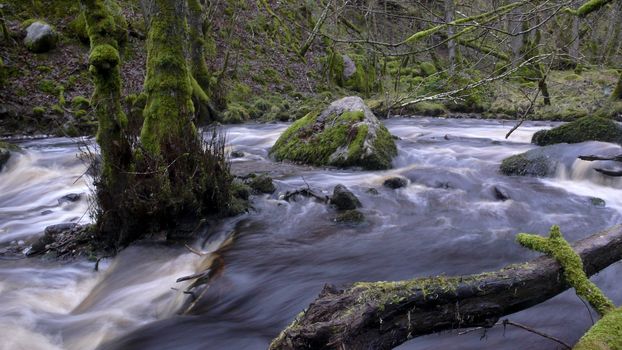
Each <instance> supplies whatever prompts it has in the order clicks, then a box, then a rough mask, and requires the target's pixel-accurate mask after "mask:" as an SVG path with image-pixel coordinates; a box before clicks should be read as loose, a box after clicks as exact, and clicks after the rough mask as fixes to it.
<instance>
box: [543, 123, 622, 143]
mask: <svg viewBox="0 0 622 350" xmlns="http://www.w3.org/2000/svg"><path fill="white" fill-rule="evenodd" d="M585 141H602V142H612V143H617V144H622V127H620V126H619V125H618V124H617V123H616V122H614V121H613V120H611V119H609V118H603V117H583V118H580V119H577V120H575V121H573V122H570V123H568V124H564V125H562V126H558V127H556V128H553V129H550V130H540V131H538V132H536V133H535V134H534V135H533V137H532V138H531V143H533V144H536V145H538V146H546V145H552V144H557V143H580V142H585Z"/></svg>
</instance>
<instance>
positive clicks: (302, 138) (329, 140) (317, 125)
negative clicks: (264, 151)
mask: <svg viewBox="0 0 622 350" xmlns="http://www.w3.org/2000/svg"><path fill="white" fill-rule="evenodd" d="M270 154H271V155H272V156H274V158H275V159H276V160H279V161H281V160H291V161H295V162H301V163H306V164H313V165H332V166H338V167H348V166H360V167H363V168H365V169H388V168H390V167H391V160H392V159H393V157H394V156H396V155H397V147H396V146H395V142H394V140H393V137H392V136H391V134H390V133H389V131H388V130H387V129H386V128H385V127H384V125H382V124H381V123H380V121H378V119H377V118H376V116H374V114H373V113H372V112H371V110H370V109H369V108H368V107H367V106H366V105H365V103H364V102H363V100H362V99H361V98H360V97H356V96H351V97H345V98H343V99H340V100H337V101H335V102H333V103H331V104H330V106H328V108H326V109H325V110H324V111H322V112H321V113H320V112H318V111H315V112H311V113H309V114H307V115H306V116H305V117H304V118H302V119H300V120H298V121H296V122H295V123H294V124H292V125H291V126H290V127H289V128H288V129H287V130H286V131H285V132H284V133H283V134H282V135H281V137H279V139H278V140H277V142H276V143H275V144H274V146H273V147H272V149H271V150H270Z"/></svg>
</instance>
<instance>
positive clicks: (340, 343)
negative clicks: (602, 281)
mask: <svg viewBox="0 0 622 350" xmlns="http://www.w3.org/2000/svg"><path fill="white" fill-rule="evenodd" d="M572 248H573V250H574V251H575V252H576V253H577V254H578V255H579V256H580V257H581V260H582V261H583V267H584V269H585V273H586V274H587V276H591V275H593V274H595V273H597V272H598V271H600V270H602V269H604V268H606V267H607V266H609V265H611V264H613V263H615V262H616V261H619V260H620V259H622V226H616V227H614V228H611V229H609V230H606V231H603V232H599V233H597V234H594V235H592V236H590V237H587V238H585V239H583V240H581V241H578V242H576V243H574V244H573V245H572ZM563 275H564V272H563V269H562V267H561V266H560V265H559V264H558V263H557V262H556V261H555V259H553V258H549V257H545V256H542V257H539V258H537V259H534V260H531V261H529V262H526V263H523V264H516V265H509V266H507V267H505V268H503V269H501V270H498V271H493V272H487V273H482V274H477V275H468V276H456V277H444V276H439V277H430V278H417V279H413V280H408V281H397V282H371V283H355V284H353V285H350V286H347V287H346V288H345V289H337V288H336V287H334V286H325V287H324V289H323V290H322V292H321V293H320V295H319V296H318V298H317V299H316V300H315V301H313V302H312V303H311V305H310V306H309V308H308V309H307V310H306V311H304V312H303V313H301V314H300V315H299V316H298V317H297V318H296V320H295V321H294V322H293V323H292V324H291V325H290V326H289V327H287V329H285V330H284V331H283V332H282V333H281V334H280V335H279V336H278V337H277V338H276V339H275V340H274V341H273V342H272V344H271V346H270V349H280V350H281V349H307V348H308V349H341V348H346V349H391V348H393V347H395V346H397V345H399V344H401V343H404V342H406V341H407V340H409V339H412V338H414V337H418V336H422V335H426V334H430V333H434V332H439V331H442V330H449V329H456V328H467V327H477V326H484V327H490V326H492V325H494V324H495V323H496V322H497V321H498V320H499V318H500V317H502V316H504V315H507V314H510V313H514V312H517V311H520V310H524V309H527V308H529V307H531V306H533V305H536V304H538V303H541V302H543V301H545V300H547V299H550V298H552V297H554V296H555V295H557V294H559V293H561V292H563V291H564V290H566V289H568V288H570V285H569V284H568V283H566V282H565V280H564V277H563ZM605 349H606V348H605Z"/></svg>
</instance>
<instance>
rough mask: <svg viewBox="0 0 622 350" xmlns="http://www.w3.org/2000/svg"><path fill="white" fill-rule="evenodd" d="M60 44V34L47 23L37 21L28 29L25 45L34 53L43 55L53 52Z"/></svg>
mask: <svg viewBox="0 0 622 350" xmlns="http://www.w3.org/2000/svg"><path fill="white" fill-rule="evenodd" d="M57 42H58V34H57V33H56V31H55V30H54V29H53V28H52V27H51V26H50V25H49V24H47V23H45V22H43V21H35V22H33V23H32V24H30V25H29V26H28V28H26V38H25V39H24V45H26V48H27V49H28V50H29V51H31V52H34V53H42V52H47V51H50V50H52V49H53V48H55V47H56V43H57Z"/></svg>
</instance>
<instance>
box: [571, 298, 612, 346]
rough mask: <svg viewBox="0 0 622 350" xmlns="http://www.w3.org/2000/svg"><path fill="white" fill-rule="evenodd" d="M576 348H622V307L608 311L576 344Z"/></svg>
mask: <svg viewBox="0 0 622 350" xmlns="http://www.w3.org/2000/svg"><path fill="white" fill-rule="evenodd" d="M573 349H574V350H619V349H622V308H618V309H616V310H613V311H611V312H608V313H607V314H606V315H605V316H604V317H603V318H602V319H600V320H599V321H598V322H596V324H595V325H594V326H592V328H590V330H589V331H587V333H585V334H584V335H583V337H581V339H580V340H579V342H578V343H577V344H576V345H575V346H574V348H573Z"/></svg>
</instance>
